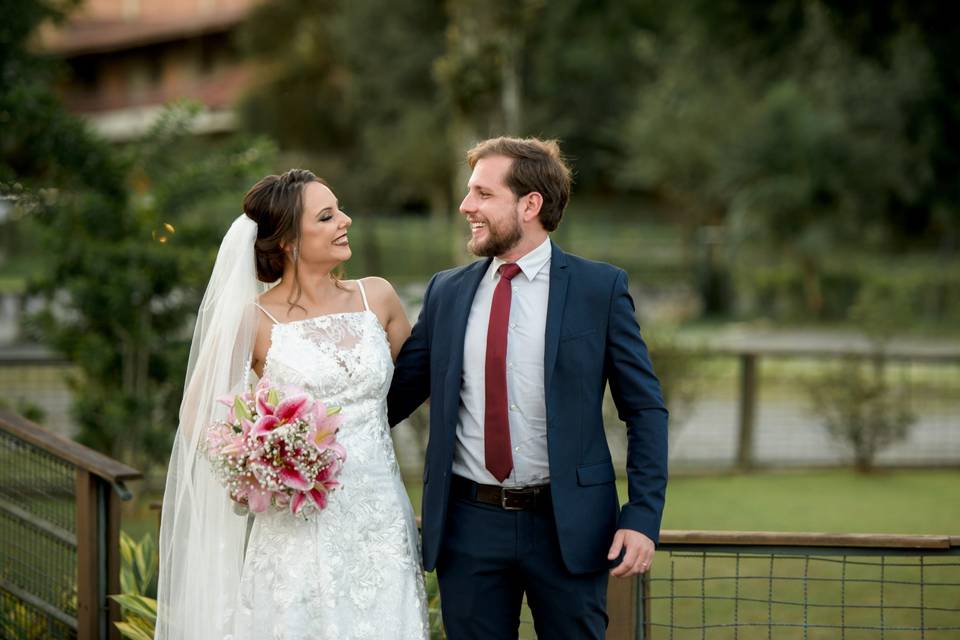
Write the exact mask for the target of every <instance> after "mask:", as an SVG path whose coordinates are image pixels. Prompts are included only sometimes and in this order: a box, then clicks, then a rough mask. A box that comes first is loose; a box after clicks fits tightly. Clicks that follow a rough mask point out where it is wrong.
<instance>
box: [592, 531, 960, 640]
mask: <svg viewBox="0 0 960 640" xmlns="http://www.w3.org/2000/svg"><path fill="white" fill-rule="evenodd" d="M631 583H632V584H626V583H623V582H621V581H611V583H610V633H609V634H608V637H610V638H617V639H618V640H620V639H626V638H630V639H631V640H633V639H636V640H651V639H657V638H671V639H674V640H683V639H684V638H703V637H723V638H742V639H744V640H749V639H751V638H777V639H778V640H781V639H785V640H790V639H793V638H796V639H798V640H799V639H801V638H804V639H805V638H812V637H823V638H826V637H829V638H848V637H849V638H865V637H876V638H887V639H894V638H924V639H931V640H932V639H937V638H942V639H943V640H947V639H949V638H957V637H960V537H956V536H953V537H951V536H937V535H910V536H904V535H874V534H823V533H783V532H735V531H664V532H663V533H662V535H661V538H660V544H659V546H658V552H657V555H656V558H655V560H654V564H653V568H652V569H651V572H650V574H649V575H645V576H643V577H642V578H638V579H636V580H632V581H631Z"/></svg>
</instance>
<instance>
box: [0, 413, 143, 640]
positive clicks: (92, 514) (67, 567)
mask: <svg viewBox="0 0 960 640" xmlns="http://www.w3.org/2000/svg"><path fill="white" fill-rule="evenodd" d="M141 477H142V476H141V473H140V472H139V471H137V470H136V469H133V468H131V467H129V466H127V465H125V464H122V463H120V462H117V461H116V460H113V459H111V458H109V457H107V456H105V455H103V454H100V453H98V452H96V451H93V450H91V449H88V448H87V447H85V446H83V445H80V444H78V443H76V442H73V441H72V440H69V439H66V438H63V437H61V436H58V435H56V434H53V433H50V432H48V431H46V430H44V429H42V428H41V427H39V426H37V425H35V424H33V423H32V422H29V421H28V420H26V419H24V418H22V417H21V416H19V415H17V414H14V413H12V412H10V411H6V410H0V526H2V531H3V536H2V539H0V560H2V562H0V594H2V596H3V598H2V601H3V605H2V610H0V616H3V617H4V619H3V624H4V625H5V628H7V629H10V628H13V629H20V631H19V633H20V634H21V635H20V636H19V637H24V638H27V637H32V636H33V635H34V634H39V637H53V638H58V637H78V638H80V640H87V639H90V640H92V639H94V638H96V639H104V640H105V639H107V638H114V639H116V638H119V637H120V636H119V633H118V632H117V631H116V629H115V627H114V625H113V624H112V623H113V621H115V620H117V619H118V618H119V613H120V612H119V607H118V605H116V604H115V603H113V602H111V601H109V600H108V598H107V595H108V594H112V593H118V592H119V591H120V584H119V570H120V557H119V535H120V533H119V532H120V502H119V501H120V500H128V499H129V498H130V492H129V491H128V490H127V488H126V486H125V483H126V482H128V481H131V480H136V479H139V478H141Z"/></svg>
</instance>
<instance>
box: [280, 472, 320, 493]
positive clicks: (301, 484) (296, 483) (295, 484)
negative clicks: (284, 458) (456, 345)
mask: <svg viewBox="0 0 960 640" xmlns="http://www.w3.org/2000/svg"><path fill="white" fill-rule="evenodd" d="M280 481H281V482H282V483H283V484H285V485H287V486H288V487H290V488H291V489H296V490H297V491H307V490H309V489H311V488H312V487H313V483H312V482H310V481H309V480H307V479H306V478H305V477H304V476H303V474H302V473H300V471H298V470H297V469H295V468H294V467H284V468H283V469H281V470H280Z"/></svg>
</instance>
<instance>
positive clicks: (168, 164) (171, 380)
mask: <svg viewBox="0 0 960 640" xmlns="http://www.w3.org/2000/svg"><path fill="white" fill-rule="evenodd" d="M197 113H198V109H196V108H190V107H185V106H181V107H174V108H171V109H170V110H169V111H168V112H167V113H166V114H165V116H164V117H163V118H161V119H160V121H159V122H158V123H157V124H156V125H155V127H154V128H153V130H152V131H151V132H150V133H149V135H148V136H147V137H146V138H145V139H144V140H143V141H141V142H140V143H137V144H135V145H133V146H132V147H130V148H128V149H126V150H124V151H122V152H119V153H120V155H121V156H122V158H123V162H122V164H123V166H124V167H125V178H126V180H125V186H126V187H127V188H128V189H129V195H128V196H127V197H126V198H125V199H123V200H122V201H119V202H112V203H110V206H105V205H104V204H103V203H101V202H100V201H97V200H92V201H88V200H87V199H86V198H84V197H82V196H79V195H77V194H76V193H74V192H70V191H58V192H57V193H56V194H55V196H53V197H51V198H49V199H46V200H44V201H39V200H34V202H33V208H32V209H31V210H30V211H29V215H33V216H36V217H37V218H38V220H39V221H40V224H41V225H42V228H43V230H44V231H43V236H42V244H43V250H44V251H45V252H46V254H47V255H48V256H49V261H48V268H47V270H46V271H45V273H44V274H43V275H42V277H40V278H38V279H37V281H36V282H35V283H34V291H35V292H36V293H38V294H40V295H42V296H44V298H45V299H46V300H47V301H48V305H47V307H46V309H45V310H44V311H43V312H41V313H40V314H38V315H37V316H36V317H35V318H33V321H32V322H31V327H30V328H31V330H32V331H33V332H34V334H35V335H36V336H37V337H38V338H39V339H41V340H43V341H44V342H47V343H48V344H51V345H52V346H54V347H55V348H57V349H58V350H60V351H61V352H63V353H64V354H65V355H67V356H68V358H69V359H70V360H71V361H73V362H74V363H75V365H76V366H77V368H78V370H79V373H78V374H77V375H76V376H74V377H73V378H72V379H71V381H70V382H71V387H72V391H73V395H74V406H73V413H74V416H75V418H76V420H77V422H78V424H79V428H80V429H79V434H78V440H79V441H81V442H83V443H84V444H87V445H89V446H92V447H94V448H96V449H99V450H101V451H104V452H107V453H108V454H110V455H113V456H115V457H119V458H122V459H127V460H138V461H140V463H141V464H149V463H150V462H151V461H152V460H162V459H163V458H164V457H165V456H166V455H167V453H168V451H169V446H170V443H171V442H172V436H173V433H174V431H175V428H176V425H177V422H178V419H177V416H178V413H179V403H180V397H181V394H182V384H183V376H184V371H185V368H186V356H187V349H188V345H189V338H190V333H191V332H190V322H191V319H192V315H193V313H194V312H195V311H196V308H197V306H198V305H199V301H200V296H201V294H202V292H203V287H204V285H205V278H206V277H207V275H208V274H209V273H210V269H211V267H212V264H213V259H214V257H215V256H216V250H217V246H218V245H219V240H220V237H221V236H222V234H223V231H224V230H225V229H226V228H227V226H228V224H229V221H230V220H231V219H232V218H234V217H235V216H236V215H237V212H238V207H239V202H240V199H241V197H242V193H243V191H244V190H245V189H246V188H247V187H249V185H250V184H252V183H253V181H254V180H255V179H257V178H258V177H260V176H262V175H263V174H264V173H266V167H267V166H269V164H270V163H271V160H272V154H273V149H272V146H271V145H269V144H266V143H264V142H262V141H260V142H257V141H254V142H251V141H249V140H242V139H238V140H233V141H228V142H226V143H223V144H216V145H214V144H211V143H209V142H207V141H204V140H202V139H199V138H196V137H195V136H193V135H192V134H191V133H190V125H191V122H192V119H193V118H194V117H195V116H196V115H197Z"/></svg>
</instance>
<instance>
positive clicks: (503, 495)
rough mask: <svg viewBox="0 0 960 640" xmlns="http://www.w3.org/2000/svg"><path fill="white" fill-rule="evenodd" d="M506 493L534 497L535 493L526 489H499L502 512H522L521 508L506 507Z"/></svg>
mask: <svg viewBox="0 0 960 640" xmlns="http://www.w3.org/2000/svg"><path fill="white" fill-rule="evenodd" d="M507 491H512V492H514V493H523V494H528V493H529V494H533V495H534V496H536V494H537V492H536V491H532V490H526V489H500V506H501V507H502V508H503V510H504V511H523V507H511V506H509V505H507Z"/></svg>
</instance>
